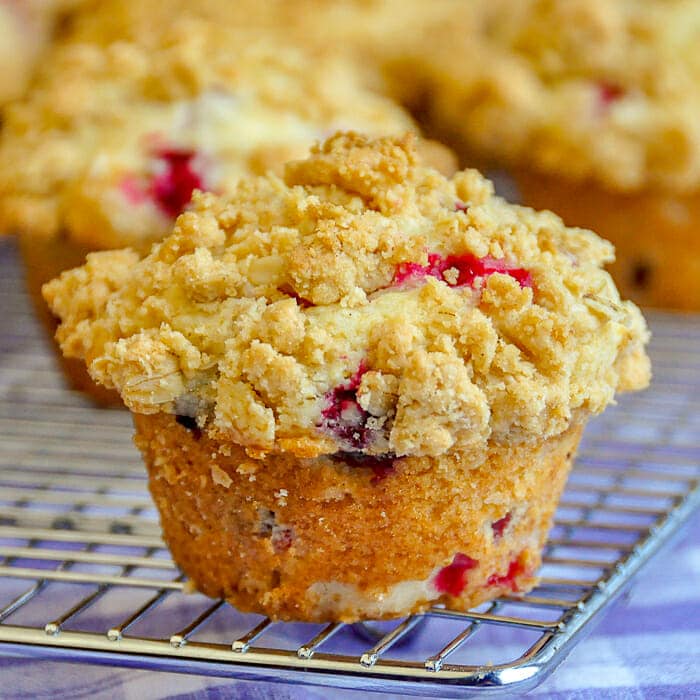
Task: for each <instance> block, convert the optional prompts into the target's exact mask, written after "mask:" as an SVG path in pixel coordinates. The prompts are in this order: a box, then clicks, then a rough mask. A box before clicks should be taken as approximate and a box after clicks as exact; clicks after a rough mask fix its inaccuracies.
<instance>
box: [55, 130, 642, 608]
mask: <svg viewBox="0 0 700 700" xmlns="http://www.w3.org/2000/svg"><path fill="white" fill-rule="evenodd" d="M611 255H612V248H611V246H610V245H609V244H607V243H605V242H604V241H602V240H600V239H598V238H597V237H596V236H595V235H594V234H592V233H591V232H588V231H584V230H580V229H566V228H565V227H564V226H563V225H562V222H561V220H560V219H558V218H557V217H556V216H555V215H553V214H551V213H548V212H543V213H536V212H534V211H532V210H529V209H524V208H519V207H515V206H512V205H508V204H506V203H505V202H503V200H501V199H499V198H496V197H494V196H493V191H492V188H491V185H490V183H489V182H488V181H486V180H484V179H483V178H481V176H480V175H479V174H478V173H477V172H476V171H465V172H462V173H458V174H457V175H455V176H454V177H453V178H452V179H450V180H448V179H446V178H445V177H443V176H442V175H440V174H439V173H438V172H437V171H436V170H434V169H431V168H426V167H425V166H424V165H423V164H422V162H421V159H420V157H419V155H418V154H417V152H416V150H415V147H414V145H413V138H412V137H410V136H407V137H405V138H403V139H379V140H376V141H371V140H368V139H366V138H365V137H362V136H358V135H355V134H346V135H343V134H340V135H337V136H335V137H333V138H331V139H330V140H328V141H327V142H326V143H325V144H323V145H322V146H320V147H317V148H315V149H314V150H313V151H312V154H311V157H310V158H309V159H308V160H306V161H299V162H295V163H291V164H289V165H288V166H287V168H286V171H285V178H284V180H280V179H278V178H276V177H275V176H273V175H269V176H267V177H262V178H257V179H255V178H248V179H245V180H243V181H241V182H240V183H239V185H238V186H237V187H236V188H234V190H233V191H232V194H231V195H230V196H228V197H224V198H218V197H216V196H214V195H201V196H198V197H197V198H196V200H195V203H194V208H193V210H192V211H189V212H186V213H185V214H183V215H182V216H181V217H180V218H179V219H178V222H177V224H176V227H175V231H174V233H173V235H171V236H170V237H168V238H166V239H165V240H164V241H163V242H162V243H161V244H159V245H156V246H155V247H154V248H153V250H152V252H151V253H150V254H149V255H148V256H146V257H145V258H144V259H142V260H141V261H139V260H138V256H137V255H136V254H135V253H133V252H131V251H115V252H105V253H100V254H92V255H90V256H89V257H88V261H87V264H86V265H85V266H84V267H82V268H79V269H76V270H72V271H70V272H66V273H64V274H63V275H62V276H61V277H60V278H59V279H58V280H55V281H53V282H51V283H50V284H48V285H47V286H46V287H45V296H46V298H47V300H48V302H49V303H50V305H51V308H52V310H53V312H54V313H55V314H57V315H58V316H59V317H60V319H61V321H62V324H61V326H60V328H59V331H58V338H59V340H60V342H61V347H62V349H63V351H64V352H65V353H66V354H67V355H68V356H71V357H78V358H83V359H84V360H85V361H86V363H87V364H88V367H89V369H90V373H91V375H92V376H93V377H94V378H96V379H97V380H98V381H100V382H102V383H103V384H105V385H106V386H108V387H115V388H116V389H118V390H119V392H120V394H121V396H122V399H123V400H124V402H125V403H126V405H127V406H128V407H129V408H130V409H132V411H134V412H135V413H137V414H142V415H140V416H138V417H137V420H136V426H137V432H138V440H137V441H138V444H139V446H140V447H141V449H142V451H143V452H144V456H145V458H146V462H147V465H148V468H149V472H150V475H151V490H152V492H153V494H154V497H155V500H156V503H157V505H158V507H159V509H160V511H161V517H162V523H163V528H164V532H165V537H166V540H167V541H168V543H169V545H170V546H171V548H172V551H173V555H174V556H175V558H176V560H177V561H178V563H179V564H180V565H181V566H182V567H183V569H184V570H185V571H186V572H187V574H188V575H189V576H190V577H191V578H192V580H193V582H194V583H195V585H196V586H198V587H199V588H200V589H201V590H203V591H204V592H206V593H208V594H210V595H222V596H225V597H228V598H230V599H231V600H232V601H234V602H235V603H236V605H238V606H239V607H241V608H242V609H250V610H257V611H261V612H264V613H265V614H268V615H272V616H275V617H280V618H285V619H286V618H289V619H344V620H351V619H358V618H361V617H366V616H371V617H377V616H394V615H399V614H404V613H406V612H409V611H411V610H419V609H423V608H424V607H425V606H427V605H429V604H431V602H435V601H439V600H442V601H448V602H449V604H450V605H452V606H455V607H469V606H471V605H473V604H475V603H477V602H480V601H481V600H484V599H488V598H491V597H493V596H495V595H498V594H499V593H500V592H503V591H504V590H516V589H525V588H528V587H530V586H531V585H532V584H533V583H534V571H535V569H536V567H537V565H538V563H539V557H540V553H539V552H540V549H541V546H542V544H543V543H544V540H545V538H546V534H547V529H548V526H549V521H550V516H551V513H552V511H553V509H554V507H555V505H556V501H557V498H558V495H559V493H560V491H561V488H562V487H563V484H564V481H565V478H566V473H567V470H568V467H569V465H570V461H571V457H572V454H573V452H574V451H575V448H576V444H577V442H578V438H579V436H580V432H581V429H582V427H583V424H584V423H585V421H586V419H587V417H588V416H589V415H591V414H593V413H598V412H600V411H601V410H603V408H604V407H605V406H606V405H607V404H608V403H609V402H610V401H612V399H613V396H614V393H615V391H618V390H629V389H638V388H642V387H643V386H645V385H646V383H647V382H648V375H649V364H648V359H647V358H646V355H645V354H644V349H643V346H644V344H645V342H646V340H647V332H646V329H645V326H644V322H643V319H642V317H641V315H640V314H639V311H638V310H637V309H636V307H634V306H633V305H632V304H631V303H629V302H622V301H620V298H619V295H618V293H617V290H616V289H615V287H614V285H613V284H612V281H611V279H610V277H609V275H608V274H607V273H606V272H604V271H603V270H602V269H601V267H602V265H603V264H604V263H605V262H607V261H608V260H609V259H610V257H611ZM324 539H325V541H326V545H325V546H324V545H323V541H324ZM370 550H372V551H374V552H375V555H374V556H373V557H371V558H368V554H367V553H368V552H369V551H370ZM378 553H381V556H380V555H379V554H378Z"/></svg>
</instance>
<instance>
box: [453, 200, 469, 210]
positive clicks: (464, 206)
mask: <svg viewBox="0 0 700 700" xmlns="http://www.w3.org/2000/svg"><path fill="white" fill-rule="evenodd" d="M467 209H469V206H468V205H467V204H465V203H464V202H463V201H462V200H460V199H458V200H457V201H456V202H455V211H467Z"/></svg>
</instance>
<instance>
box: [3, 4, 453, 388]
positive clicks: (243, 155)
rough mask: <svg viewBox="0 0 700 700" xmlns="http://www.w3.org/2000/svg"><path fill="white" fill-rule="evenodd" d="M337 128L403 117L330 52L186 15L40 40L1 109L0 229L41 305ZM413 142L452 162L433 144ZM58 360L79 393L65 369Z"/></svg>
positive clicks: (400, 124)
mask: <svg viewBox="0 0 700 700" xmlns="http://www.w3.org/2000/svg"><path fill="white" fill-rule="evenodd" d="M156 26H158V25H156ZM75 31H77V30H75ZM67 85H69V86H70V89H66V86H67ZM341 128H342V129H346V128H355V129H360V130H362V131H364V132H367V133H370V134H376V135H382V134H391V133H402V132H403V131H405V130H406V129H410V128H413V122H412V121H411V119H410V117H409V116H408V115H407V113H406V112H405V111H403V109H401V108H400V107H399V106H398V105H396V104H394V103H393V102H391V101H389V100H388V99H386V98H384V97H381V96H378V95H376V94H374V93H373V92H370V91H369V90H368V89H366V88H365V87H364V86H363V85H362V83H361V80H360V78H359V76H358V74H357V71H355V69H354V67H353V66H352V65H351V64H350V63H349V62H347V61H345V60H343V59H340V58H334V57H332V56H330V55H321V54H310V53H307V52H303V51H301V50H300V49H297V48H294V47H292V46H286V47H285V46H284V45H282V44H281V43H280V42H279V41H277V40H272V39H264V38H259V37H257V35H253V34H251V33H248V32H246V31H239V32H235V31H233V30H231V29H229V28H227V27H226V26H221V25H220V24H219V23H217V22H215V21H213V20H207V19H203V18H201V17H195V16H190V15H188V14H187V13H183V14H182V16H180V15H178V16H177V17H176V18H171V19H170V21H169V23H168V22H167V21H166V22H165V25H164V26H158V29H157V30H154V28H153V26H151V34H150V39H149V41H148V42H147V43H144V42H143V41H141V40H138V41H137V40H133V41H127V40H118V39H115V40H113V41H107V42H106V43H103V42H101V41H100V42H93V43H90V42H87V41H78V40H77V39H75V38H74V37H72V38H70V39H66V40H65V41H63V42H61V43H60V44H58V45H57V46H55V48H54V49H53V50H52V52H51V54H50V57H49V60H47V61H45V62H44V65H43V67H42V70H41V71H40V75H39V77H38V79H37V81H36V82H35V85H34V88H33V90H32V91H31V93H30V94H29V95H28V97H27V98H26V99H25V100H23V101H21V102H18V103H15V104H13V105H12V106H11V107H9V108H8V109H7V112H6V121H5V125H4V129H3V132H2V134H1V136H0V229H5V230H8V231H9V230H12V231H17V232H18V233H19V234H20V245H21V249H22V251H23V255H24V259H25V262H26V267H27V275H28V279H29V287H30V291H32V292H33V294H34V296H35V297H36V298H37V299H38V300H39V302H38V308H39V309H40V313H43V314H45V307H44V305H43V302H42V301H41V296H40V288H41V284H43V283H44V282H46V281H48V280H49V279H51V278H53V277H55V276H56V275H57V274H58V273H59V272H60V271H61V270H63V269H67V268H70V267H74V266H76V265H79V264H81V263H82V261H83V260H84V257H85V255H86V253H87V252H89V251H92V250H101V249H113V248H120V247H124V246H131V247H133V248H135V249H137V250H141V251H145V250H147V249H148V247H149V246H150V245H151V243H152V242H153V241H155V240H158V239H159V238H161V237H162V236H164V235H165V234H166V233H167V232H168V231H169V230H170V229H171V228H172V224H173V222H174V221H175V218H176V217H177V216H178V215H179V214H180V213H181V212H182V211H183V210H184V209H185V207H186V206H187V205H188V203H189V201H190V198H191V196H192V193H193V192H194V191H195V190H197V189H199V190H212V191H216V192H226V191H228V190H230V189H231V187H232V186H233V185H234V183H235V182H236V181H237V180H238V179H239V178H240V177H241V176H243V175H246V174H251V173H264V172H265V171H267V170H268V169H275V168H277V169H280V168H281V167H282V164H283V163H284V162H285V161H286V160H289V159H290V158H295V157H301V156H302V155H304V154H305V153H306V151H307V149H308V148H309V146H310V145H311V144H312V143H314V141H316V140H319V139H323V138H325V137H327V136H328V135H330V134H332V133H333V132H334V131H336V130H338V129H341ZM424 147H425V148H426V150H427V151H429V152H430V156H431V158H434V159H435V162H439V164H440V165H441V167H443V168H445V169H447V170H450V169H453V168H454V164H453V158H452V155H451V153H450V152H449V151H448V150H447V149H446V148H444V147H441V146H439V145H438V144H428V143H427V142H425V143H424ZM46 320H47V322H48V323H49V326H50V327H51V328H52V330H53V329H54V328H55V326H53V325H52V321H51V319H49V318H47V319H46ZM67 369H68V371H69V374H70V377H71V378H72V380H73V383H74V384H75V385H77V386H78V387H79V388H86V387H87V388H88V389H90V387H91V386H92V383H91V382H90V380H89V379H88V378H87V377H86V376H85V374H84V372H82V373H81V371H80V369H79V366H75V365H71V366H70V367H67ZM96 398H100V397H96ZM102 398H104V397H102ZM107 398H109V397H107Z"/></svg>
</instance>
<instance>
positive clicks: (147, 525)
mask: <svg viewBox="0 0 700 700" xmlns="http://www.w3.org/2000/svg"><path fill="white" fill-rule="evenodd" d="M18 267H19V264H18V261H17V257H16V253H15V251H14V248H13V247H12V246H11V245H10V244H8V243H5V244H0V299H1V303H2V309H3V318H2V327H1V331H0V398H1V399H2V400H1V401H0V433H1V434H2V446H1V448H0V653H2V652H3V651H4V652H5V653H20V654H26V655H42V656H47V657H48V656H56V657H60V658H70V659H72V660H76V659H79V660H85V661H90V662H93V663H102V664H113V665H121V666H125V665H126V666H134V667H139V668H151V669H160V670H171V671H179V672H183V673H196V674H208V675H217V676H236V677H249V678H261V679H262V678H264V679H266V680H279V681H282V682H288V683H296V684H299V683H308V684H315V685H321V686H335V687H345V688H356V689H365V690H373V691H386V692H399V693H402V694H404V695H408V694H421V695H435V696H439V697H465V696H467V695H471V694H480V693H483V692H486V693H490V692H497V691H499V690H509V691H511V692H512V691H514V690H518V691H520V692H522V691H524V690H527V689H529V688H531V687H533V686H535V685H537V684H538V683H540V682H541V681H542V680H544V678H545V677H546V676H547V675H548V674H549V673H551V671H552V670H553V669H554V668H555V667H556V666H557V664H558V663H559V662H560V661H561V660H562V659H563V658H564V657H565V656H566V654H567V653H568V652H569V651H570V650H571V649H572V647H573V645H574V644H575V643H576V642H577V641H578V639H580V638H581V637H582V635H583V634H584V633H585V632H586V631H588V630H590V628H591V623H592V621H593V620H594V618H595V617H596V616H597V615H598V613H599V612H600V611H601V610H602V609H603V608H604V607H605V606H606V605H607V604H608V603H609V602H610V601H611V600H612V599H614V598H615V596H616V595H617V594H618V593H619V592H620V591H621V590H622V589H623V587H624V586H625V585H626V584H627V583H628V582H629V581H630V579H631V577H632V576H633V575H634V574H635V573H636V572H637V570H638V569H639V568H640V567H641V566H642V565H643V564H644V563H645V562H646V561H647V560H648V559H649V557H650V556H651V555H652V554H653V553H654V552H655V551H656V550H658V549H659V548H660V547H661V546H662V545H663V543H664V542H665V541H667V540H668V539H669V538H670V537H671V535H672V534H673V533H674V532H675V531H677V530H678V528H679V526H680V525H681V524H682V523H683V522H684V521H685V519H687V517H688V516H689V515H690V514H691V512H692V511H693V510H694V508H695V507H697V506H698V504H700V466H699V463H700V440H699V438H698V436H699V435H700V411H699V410H698V409H699V408H700V391H698V390H699V389H700V371H699V370H700V350H699V349H698V348H700V345H699V341H700V318H698V317H693V316H684V317H681V316H675V315H661V314H656V315H653V316H652V327H653V330H654V333H655V339H654V341H653V345H652V354H653V360H654V363H655V373H656V375H655V380H654V382H653V385H652V388H651V389H650V390H649V391H647V392H644V393H641V394H635V395H631V396H626V397H623V399H622V400H621V401H620V404H619V405H618V406H616V407H613V408H611V409H610V410H609V411H608V412H607V413H606V415H605V417H604V418H602V419H600V420H596V421H593V422H592V424H591V425H590V426H589V429H588V431H587V434H586V438H585V440H584V444H583V446H582V449H581V453H580V456H579V458H578V460H577V464H576V466H575V468H574V470H573V473H572V475H571V478H570V480H569V484H568V486H567V489H566V492H565V494H564V497H563V500H562V503H561V506H560V508H559V509H558V511H557V514H556V519H555V525H554V528H553V530H552V533H551V536H550V539H549V542H548V545H547V548H546V551H545V558H544V565H543V569H542V571H541V574H542V578H541V583H540V585H539V587H538V588H537V589H536V590H534V591H532V592H531V593H529V594H527V595H523V596H516V595H514V596H508V597H505V598H502V599H500V600H498V601H495V602H492V603H489V604H485V605H482V606H480V607H478V608H476V609H474V610H473V611H470V612H468V613H462V612H455V611H451V610H447V609H444V608H440V607H436V608H433V609H431V610H430V611H429V612H427V613H425V614H423V615H416V616H411V617H409V618H406V619H403V620H400V621H396V622H393V623H376V624H374V625H367V626H348V625H343V624H329V625H313V624H291V623H274V622H272V621H270V620H268V619H264V618H262V617H261V616H256V615H248V614H242V613H239V612H238V611H236V610H235V609H233V608H232V607H230V606H229V605H227V604H225V603H224V602H223V601H212V600H209V599H206V598H204V597H203V596H201V595H199V594H187V593H186V590H187V584H186V581H185V580H184V578H183V577H182V575H181V574H180V573H179V571H178V570H177V569H176V567H175V566H174V564H173V562H172V561H171V559H170V558H169V554H168V552H167V550H166V549H165V547H164V545H163V542H162V540H161V537H160V530H159V526H158V520H157V514H156V513H155V511H154V509H153V507H152V505H151V501H150V499H149V496H148V493H147V490H146V483H145V476H144V470H143V469H142V467H141V464H140V460H139V458H138V456H137V454H136V451H135V449H134V448H133V446H132V444H131V426H130V420H129V417H128V415H127V414H126V412H123V411H114V410H113V411H105V410H101V411H100V410H95V409H94V408H92V407H90V406H89V405H87V404H86V403H85V402H84V401H83V399H81V397H79V396H77V395H75V394H74V393H72V392H70V391H67V390H66V389H65V388H64V387H63V385H62V383H61V379H60V376H59V374H58V373H57V371H56V370H55V368H54V364H53V358H52V356H51V350H50V348H49V347H48V345H47V343H46V341H45V340H44V337H43V331H42V329H40V328H38V327H37V325H36V322H35V321H34V320H33V317H32V315H31V313H30V309H29V304H28V301H27V299H26V297H25V294H24V292H23V291H22V289H23V288H22V280H21V274H20V272H19V271H18Z"/></svg>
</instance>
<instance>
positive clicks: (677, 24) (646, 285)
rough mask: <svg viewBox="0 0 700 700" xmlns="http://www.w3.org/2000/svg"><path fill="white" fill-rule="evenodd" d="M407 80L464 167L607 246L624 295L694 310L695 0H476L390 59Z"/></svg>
mask: <svg viewBox="0 0 700 700" xmlns="http://www.w3.org/2000/svg"><path fill="white" fill-rule="evenodd" d="M462 20H463V21H462ZM465 26H466V27H468V29H467V31H465V30H464V29H463V27H465ZM407 75H410V76H417V79H416V80H414V81H413V85H414V87H413V88H412V91H413V92H412V95H409V98H411V97H412V98H413V99H414V100H419V99H423V100H425V102H426V104H425V105H424V106H425V109H426V111H427V112H428V114H429V121H430V122H431V123H432V124H433V127H434V128H435V129H436V130H437V131H438V132H439V133H441V134H443V135H444V136H445V137H446V138H448V139H449V140H451V141H453V142H454V143H455V144H457V145H461V151H462V154H463V155H464V157H465V158H466V159H467V160H468V161H469V162H473V163H478V164H480V165H481V166H485V165H486V166H490V167H497V168H504V169H507V170H508V172H509V174H510V175H511V176H512V177H513V178H514V181H515V184H516V185H517V189H518V190H519V192H520V197H521V201H522V202H523V203H525V204H527V205H531V206H534V207H536V208H549V209H553V210H554V211H555V212H557V213H558V214H560V215H561V216H562V217H563V218H564V220H565V222H566V223H567V224H570V225H580V226H586V227H590V228H593V229H594V230H596V231H598V232H599V233H600V234H601V235H603V236H605V237H606V238H609V239H610V240H611V241H612V242H613V243H614V244H615V247H616V249H617V260H616V262H615V263H614V264H613V265H612V266H611V273H612V274H613V277H614V278H615V280H616V282H617V284H618V286H619V287H620V289H621V291H622V292H623V293H624V294H626V295H629V296H631V297H632V298H633V299H634V300H636V301H638V302H640V303H643V304H647V305H651V306H662V307H675V308H680V309H696V310H697V309H700V239H699V238H698V237H697V235H695V232H696V229H697V228H698V226H700V194H699V193H700V125H699V124H698V120H697V118H696V112H697V108H696V105H697V104H698V103H699V102H700V5H698V3H696V2H693V1H692V0H649V1H648V2H637V1H636V0H552V1H548V2H542V1H541V0H523V1H522V2H513V0H494V1H493V2H488V3H485V2H475V3H472V4H471V5H470V8H469V10H468V11H467V10H465V11H464V12H463V13H461V14H460V21H456V22H455V21H453V22H451V23H444V24H442V25H441V26H440V27H439V28H438V29H436V30H435V32H434V34H433V40H431V41H428V42H426V44H425V45H423V46H420V47H417V48H416V50H415V51H414V52H413V54H412V55H410V56H407V57H406V58H405V60H404V61H403V62H402V61H398V62H397V66H396V76H397V78H398V79H399V82H400V83H401V84H402V85H404V84H406V82H408V81H407V79H406V76H407Z"/></svg>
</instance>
